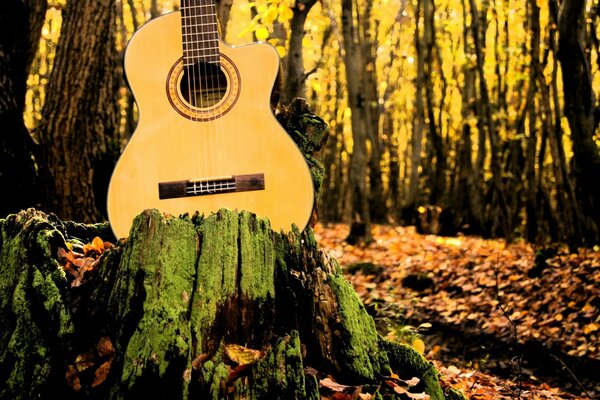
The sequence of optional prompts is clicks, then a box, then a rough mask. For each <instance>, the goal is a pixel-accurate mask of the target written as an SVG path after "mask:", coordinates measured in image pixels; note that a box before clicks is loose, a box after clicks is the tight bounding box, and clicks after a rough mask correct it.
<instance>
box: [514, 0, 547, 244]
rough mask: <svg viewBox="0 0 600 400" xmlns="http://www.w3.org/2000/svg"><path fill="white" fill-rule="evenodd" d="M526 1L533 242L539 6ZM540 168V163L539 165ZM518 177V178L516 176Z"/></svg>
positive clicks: (534, 235) (534, 233)
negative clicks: (528, 34)
mask: <svg viewBox="0 0 600 400" xmlns="http://www.w3.org/2000/svg"><path fill="white" fill-rule="evenodd" d="M527 3H528V13H527V14H528V16H529V18H528V22H529V25H530V29H529V32H530V35H531V36H530V40H529V52H530V57H531V60H530V62H529V89H528V91H527V102H526V104H527V110H526V111H527V113H528V115H529V129H528V130H529V136H528V137H527V146H526V148H527V151H526V158H525V160H526V161H525V181H526V182H527V200H526V206H525V209H526V215H527V217H526V218H527V239H528V240H529V241H530V242H532V243H535V242H537V239H538V233H539V226H538V223H539V222H540V221H541V218H540V215H538V211H539V209H538V204H537V199H538V194H537V189H538V185H537V181H536V151H537V128H536V125H537V122H538V121H537V119H538V115H537V112H538V110H537V109H536V106H535V100H534V98H535V97H536V93H537V90H538V88H537V79H536V76H537V71H538V70H539V68H540V56H539V49H540V8H539V7H538V5H537V3H536V2H535V0H530V1H528V2H527ZM539 167H540V168H542V165H539ZM517 179H518V178H517Z"/></svg>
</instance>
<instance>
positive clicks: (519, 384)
mask: <svg viewBox="0 0 600 400" xmlns="http://www.w3.org/2000/svg"><path fill="white" fill-rule="evenodd" d="M498 263H499V260H498V259H496V267H495V268H494V271H495V272H496V300H498V307H499V308H500V310H501V311H502V314H504V317H505V318H506V319H507V320H508V322H509V323H510V325H511V327H512V333H513V341H514V342H515V346H519V339H518V337H517V325H515V323H514V322H513V321H512V320H511V319H510V316H509V315H508V312H507V311H506V310H505V309H504V306H503V304H502V299H501V298H500V274H499V271H498ZM515 358H516V359H517V369H518V371H519V372H518V374H517V399H519V400H521V392H522V391H523V370H522V368H521V361H522V360H523V354H522V353H521V355H519V356H518V357H515ZM512 360H513V359H511V361H512Z"/></svg>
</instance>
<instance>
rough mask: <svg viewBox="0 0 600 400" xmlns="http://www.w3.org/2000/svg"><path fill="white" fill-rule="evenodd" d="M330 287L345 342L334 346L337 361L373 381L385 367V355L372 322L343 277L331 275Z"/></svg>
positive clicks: (386, 361)
mask: <svg viewBox="0 0 600 400" xmlns="http://www.w3.org/2000/svg"><path fill="white" fill-rule="evenodd" d="M329 285H330V286H331V289H332V290H333V292H334V294H335V298H336V300H337V302H338V307H339V310H338V312H339V316H340V319H341V327H340V331H341V332H340V336H342V337H341V339H342V340H344V343H345V345H344V346H340V345H339V344H338V345H337V346H336V345H335V344H334V348H335V349H336V350H335V351H338V352H340V353H341V354H340V355H341V357H338V359H339V361H340V362H342V364H343V365H344V367H347V369H348V373H349V374H350V375H354V376H356V377H358V378H361V379H368V380H374V379H375V378H376V377H377V376H378V375H379V374H381V372H382V371H385V370H386V369H387V368H388V360H387V358H386V356H385V353H383V352H381V351H379V336H378V335H377V330H376V328H375V322H374V321H373V318H371V316H370V315H369V314H368V313H367V311H366V310H365V308H364V306H363V304H362V303H361V301H360V299H359V298H358V295H357V294H356V292H355V291H354V289H353V288H352V286H351V285H350V283H348V282H347V281H346V280H345V279H344V277H343V276H342V275H330V276H329Z"/></svg>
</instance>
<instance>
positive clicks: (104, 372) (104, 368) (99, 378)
mask: <svg viewBox="0 0 600 400" xmlns="http://www.w3.org/2000/svg"><path fill="white" fill-rule="evenodd" d="M111 366H112V359H111V360H108V361H106V362H104V363H102V365H100V366H99V367H98V369H97V370H96V373H95V378H94V382H92V387H96V386H99V385H101V384H102V383H103V382H104V381H105V380H106V377H107V376H108V373H109V372H110V367H111Z"/></svg>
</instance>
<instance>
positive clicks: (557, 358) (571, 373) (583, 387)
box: [550, 354, 593, 399]
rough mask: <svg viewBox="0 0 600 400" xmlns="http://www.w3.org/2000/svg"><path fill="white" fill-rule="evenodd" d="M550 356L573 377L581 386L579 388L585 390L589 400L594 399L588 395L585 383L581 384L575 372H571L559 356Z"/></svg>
mask: <svg viewBox="0 0 600 400" xmlns="http://www.w3.org/2000/svg"><path fill="white" fill-rule="evenodd" d="M550 355H551V356H552V358H554V359H555V360H556V361H558V362H559V363H560V364H561V365H562V366H563V368H564V369H566V370H567V372H568V373H569V375H571V377H572V378H573V379H574V380H575V382H576V383H577V384H578V385H579V387H580V388H581V390H583V393H585V395H586V396H587V397H588V399H592V398H593V397H592V396H590V394H589V393H588V391H587V389H586V388H585V386H583V383H581V381H580V380H579V379H577V376H575V374H574V373H573V371H571V368H569V367H568V366H567V364H565V362H564V361H563V360H561V359H560V358H559V357H558V356H556V355H554V354H550Z"/></svg>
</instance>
